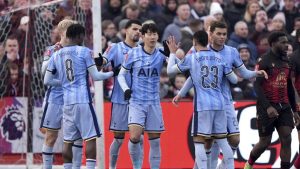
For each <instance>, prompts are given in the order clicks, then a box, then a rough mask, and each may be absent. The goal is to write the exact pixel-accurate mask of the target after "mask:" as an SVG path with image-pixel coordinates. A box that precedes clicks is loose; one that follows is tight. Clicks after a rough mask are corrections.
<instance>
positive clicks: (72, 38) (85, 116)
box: [44, 24, 114, 169]
mask: <svg viewBox="0 0 300 169" xmlns="http://www.w3.org/2000/svg"><path fill="white" fill-rule="evenodd" d="M84 35H85V29H84V27H82V26H81V25H80V24H73V25H71V26H69V28H68V29H67V32H66V36H67V38H68V41H69V42H68V44H67V45H66V46H65V47H64V48H62V49H61V50H59V51H57V52H56V53H54V55H53V56H52V57H51V59H50V63H49V65H48V68H47V72H46V75H45V78H44V83H45V84H46V85H51V86H60V85H61V86H62V87H63V99H64V111H63V134H64V149H63V158H64V168H65V169H71V168H72V153H71V152H72V143H73V142H74V141H76V140H77V139H81V138H82V139H83V140H84V141H86V158H87V160H86V167H87V169H94V168H95V164H96V138H97V137H99V136H100V135H101V133H100V129H99V126H98V122H97V118H96V114H95V112H94V108H93V105H92V98H91V95H90V91H89V86H88V75H89V74H90V75H91V77H92V78H93V80H104V79H107V78H109V77H111V76H113V75H114V72H107V73H102V72H98V71H97V68H96V66H95V62H94V58H93V55H92V51H91V50H89V49H88V48H86V47H82V46H78V45H81V44H82V42H83V39H84ZM56 73H57V74H58V79H54V77H55V76H54V75H53V74H56Z"/></svg>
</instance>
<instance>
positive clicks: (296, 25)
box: [291, 17, 300, 37]
mask: <svg viewBox="0 0 300 169" xmlns="http://www.w3.org/2000/svg"><path fill="white" fill-rule="evenodd" d="M298 29H300V17H297V18H296V19H295V21H294V30H293V32H292V33H291V35H292V36H293V37H295V36H296V31H297V30H298Z"/></svg>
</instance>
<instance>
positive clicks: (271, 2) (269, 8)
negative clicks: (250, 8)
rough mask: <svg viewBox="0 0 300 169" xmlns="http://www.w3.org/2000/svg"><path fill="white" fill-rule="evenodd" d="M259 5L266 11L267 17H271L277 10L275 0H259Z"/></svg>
mask: <svg viewBox="0 0 300 169" xmlns="http://www.w3.org/2000/svg"><path fill="white" fill-rule="evenodd" d="M259 5H260V6H261V7H262V8H263V9H264V10H265V11H266V13H267V15H268V17H269V18H273V17H274V16H275V14H276V13H277V12H278V5H277V4H276V1H275V0H260V1H259Z"/></svg>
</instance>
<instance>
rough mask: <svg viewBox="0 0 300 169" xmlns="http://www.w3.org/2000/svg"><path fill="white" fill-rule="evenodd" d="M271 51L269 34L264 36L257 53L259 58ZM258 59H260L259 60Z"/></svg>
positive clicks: (259, 42)
mask: <svg viewBox="0 0 300 169" xmlns="http://www.w3.org/2000/svg"><path fill="white" fill-rule="evenodd" d="M269 49H270V45H269V42H268V34H263V35H262V36H261V37H260V38H259V40H258V44H257V53H258V56H259V57H260V56H262V55H263V54H264V53H266V52H267V51H268V50H269ZM257 59H258V58H257Z"/></svg>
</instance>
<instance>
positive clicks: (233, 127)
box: [225, 104, 240, 136]
mask: <svg viewBox="0 0 300 169" xmlns="http://www.w3.org/2000/svg"><path fill="white" fill-rule="evenodd" d="M225 111H226V116H227V132H228V135H229V136H230V135H238V134H240V129H239V122H238V120H237V117H236V113H235V109H234V105H233V104H228V105H225Z"/></svg>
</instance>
